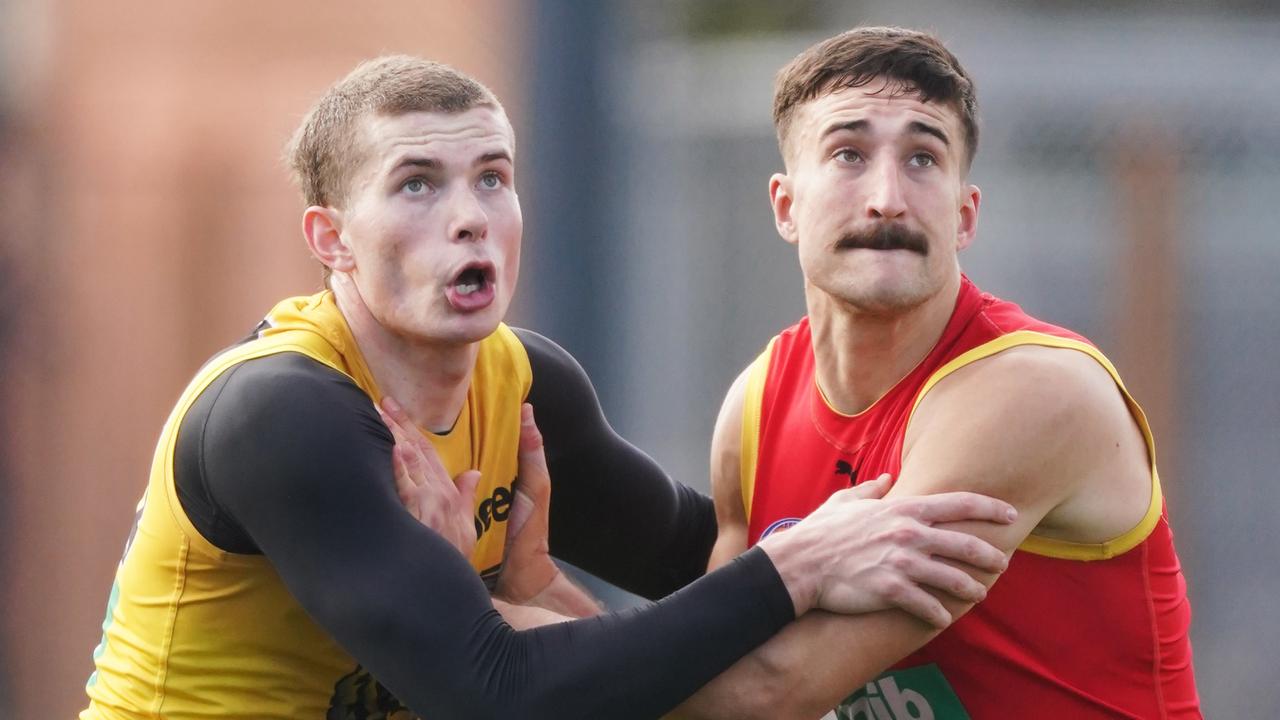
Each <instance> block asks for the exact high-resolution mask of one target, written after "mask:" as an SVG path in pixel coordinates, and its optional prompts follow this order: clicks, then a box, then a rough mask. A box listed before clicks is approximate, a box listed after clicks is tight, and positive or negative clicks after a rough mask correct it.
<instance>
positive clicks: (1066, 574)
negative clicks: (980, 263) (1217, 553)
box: [748, 278, 1200, 719]
mask: <svg viewBox="0 0 1280 720" xmlns="http://www.w3.org/2000/svg"><path fill="white" fill-rule="evenodd" d="M1016 330H1034V331H1037V332H1042V333H1046V334H1050V335H1056V336H1059V337H1067V338H1073V339H1077V340H1083V338H1081V337H1080V336H1079V335H1076V334H1075V333H1072V332H1070V331H1068V330H1064V329H1062V328H1059V327H1055V326H1052V325H1048V324H1046V323H1043V322H1040V321H1038V320H1036V319H1034V318H1032V317H1029V316H1028V315H1026V314H1025V313H1023V312H1022V310H1021V308H1019V307H1018V306H1017V305H1014V304H1013V303H1009V302H1005V301H1003V300H999V299H997V298H995V297H993V296H991V295H989V294H986V293H983V292H981V291H980V290H978V288H977V287H976V286H974V285H973V284H972V283H971V282H970V281H969V280H968V279H967V278H965V279H964V281H963V283H962V286H961V289H960V293H959V295H958V297H957V300H956V307H955V310H954V312H953V314H952V317H951V319H950V321H949V322H948V324H947V326H946V328H945V330H944V331H943V334H942V337H941V339H940V340H939V341H938V344H937V345H936V346H935V347H934V349H933V350H932V351H931V352H930V354H929V355H928V356H927V357H926V358H925V359H924V361H923V362H921V363H920V365H919V366H918V367H917V368H916V369H915V370H914V371H912V372H911V373H910V374H909V375H908V376H907V377H905V378H904V379H903V380H902V381H900V382H899V383H898V384H897V385H896V386H894V388H893V389H892V390H890V391H889V392H888V393H887V394H886V395H885V396H884V397H883V398H881V399H880V400H879V401H877V402H876V403H875V404H874V405H873V406H872V407H870V408H868V409H867V410H866V411H864V412H862V413H861V414H859V415H857V416H854V417H846V416H843V415H840V414H838V413H836V412H835V411H833V410H832V409H831V408H830V407H829V406H828V405H827V404H826V402H824V400H823V398H822V396H821V394H820V392H819V390H818V387H817V383H816V382H815V381H814V356H813V350H812V346H811V342H810V335H809V324H808V320H807V319H804V320H801V321H800V322H799V323H798V324H796V325H794V326H792V327H791V328H788V329H787V330H786V331H784V332H783V333H782V334H781V335H779V336H778V339H777V341H776V342H775V343H774V346H773V350H772V354H771V356H770V364H769V369H768V375H767V379H766V384H765V388H764V397H763V402H762V407H761V416H760V434H759V445H758V456H757V467H756V477H755V491H754V495H753V498H752V503H751V517H750V522H749V526H748V531H749V534H748V538H749V540H750V542H751V544H753V545H754V544H755V543H756V542H758V541H759V539H760V537H761V536H762V534H767V533H766V530H769V529H770V526H773V525H777V526H779V527H785V526H786V525H787V524H789V523H788V519H790V518H796V519H798V518H802V517H804V516H805V515H807V514H809V513H810V512H812V511H813V510H814V509H815V508H817V507H818V505H820V504H821V503H822V502H823V501H824V500H825V499H826V498H827V497H828V496H829V495H830V494H831V493H833V492H835V491H836V490H838V489H841V488H844V487H848V486H849V484H850V482H851V480H852V479H854V478H856V480H857V481H858V482H861V481H864V480H867V479H874V478H875V477H877V476H878V475H880V474H881V473H885V472H887V473H891V474H893V475H894V476H895V477H896V476H897V474H898V472H899V470H900V468H901V463H902V441H903V436H904V435H905V432H906V426H907V420H908V415H909V413H910V411H911V407H912V405H913V404H914V402H915V399H916V396H917V394H918V393H919V392H920V390H921V389H922V387H923V385H924V383H925V382H926V381H927V380H928V379H929V377H930V376H931V375H932V374H933V373H934V372H935V371H936V370H938V369H939V368H940V367H942V366H943V365H944V364H945V363H947V362H948V361H949V360H951V359H953V358H955V357H957V356H959V355H960V354H962V353H964V352H966V351H968V350H970V349H972V348H974V347H977V346H979V345H982V344H984V343H986V342H988V341H990V340H993V339H995V338H997V337H999V336H1001V335H1004V334H1007V333H1010V332H1013V331H1016ZM851 476H852V477H851ZM1190 620H1191V612H1190V606H1189V604H1188V602H1187V596H1186V583H1185V581H1184V579H1183V576H1182V573H1181V569H1180V566H1179V563H1178V557H1177V554H1176V553H1175V551H1174V547H1173V536H1172V533H1171V532H1170V530H1169V525H1168V522H1167V518H1166V517H1164V516H1163V514H1162V517H1161V519H1160V521H1159V523H1158V524H1157V525H1156V527H1155V529H1154V530H1153V531H1152V533H1151V534H1150V535H1149V536H1148V537H1147V538H1146V540H1144V541H1143V542H1142V543H1140V544H1139V545H1138V546H1137V547H1135V548H1133V549H1132V550H1130V551H1129V552H1126V553H1124V554H1123V555H1120V556H1118V557H1115V558H1112V559H1109V560H1094V561H1087V562H1085V561H1076V560H1064V559H1058V558H1050V557H1045V556H1042V555H1035V554H1032V553H1028V552H1022V551H1018V552H1015V553H1014V556H1013V559H1012V561H1011V563H1010V566H1009V569H1008V570H1007V571H1005V573H1004V574H1003V575H1002V576H1001V578H1000V580H999V581H998V582H997V583H996V585H995V587H993V588H992V590H991V592H990V594H989V595H988V597H987V599H986V600H985V601H984V602H982V603H980V604H979V605H978V606H977V607H975V608H974V609H973V610H972V611H970V612H969V613H968V614H967V615H965V616H964V617H963V618H961V619H960V620H959V621H957V622H956V623H955V624H954V625H953V626H952V627H951V628H950V629H948V630H947V631H946V632H944V633H942V634H941V635H940V636H938V637H937V638H936V639H935V640H933V641H932V642H930V643H929V644H928V645H926V646H925V647H923V648H921V649H920V650H919V651H917V652H916V653H914V654H912V655H910V656H909V657H907V658H905V659H904V660H903V661H902V662H900V663H898V664H897V665H895V666H894V667H895V668H898V669H902V668H910V667H915V666H920V665H926V664H929V663H936V664H937V665H938V667H939V669H940V670H941V671H942V673H943V675H944V676H945V677H946V679H947V681H948V682H949V683H950V684H951V686H952V688H953V689H954V690H955V692H956V694H957V696H958V697H959V698H960V700H961V702H962V703H963V704H964V706H965V708H966V710H967V711H968V713H969V714H970V715H971V716H972V717H974V718H1013V717H1017V718H1023V717H1025V718H1031V717H1040V718H1144V719H1145V718H1198V717H1200V710H1199V699H1198V697H1197V694H1196V688H1195V679H1194V674H1193V670H1192V664H1191V644H1190V639H1189V637H1188V634H1187V632H1188V628H1189V626H1190Z"/></svg>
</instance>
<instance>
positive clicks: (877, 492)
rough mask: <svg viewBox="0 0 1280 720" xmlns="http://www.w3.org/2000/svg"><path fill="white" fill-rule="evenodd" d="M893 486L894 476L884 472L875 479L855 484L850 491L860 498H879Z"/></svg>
mask: <svg viewBox="0 0 1280 720" xmlns="http://www.w3.org/2000/svg"><path fill="white" fill-rule="evenodd" d="M891 487H893V476H891V475H890V474H889V473H884V474H883V475H881V476H880V477H878V478H876V479H875V480H868V481H866V482H864V483H858V484H857V485H854V486H853V487H852V488H851V489H850V490H849V492H851V493H853V496H854V497H856V498H858V499H860V500H879V499H880V498H882V497H884V495H885V493H887V492H889V488H891Z"/></svg>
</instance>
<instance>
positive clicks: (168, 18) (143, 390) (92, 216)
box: [0, 0, 523, 717]
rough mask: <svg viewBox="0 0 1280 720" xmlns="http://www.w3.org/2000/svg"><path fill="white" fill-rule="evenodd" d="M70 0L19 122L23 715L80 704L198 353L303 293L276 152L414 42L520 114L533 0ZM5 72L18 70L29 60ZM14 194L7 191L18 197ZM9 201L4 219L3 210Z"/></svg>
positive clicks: (16, 365) (289, 191)
mask: <svg viewBox="0 0 1280 720" xmlns="http://www.w3.org/2000/svg"><path fill="white" fill-rule="evenodd" d="M356 7H357V6H356V5H354V4H347V3H332V4H322V3H315V2H302V1H301V0H277V1H273V2H259V3H247V2H232V1H230V0H224V1H221V2H194V1H191V2H188V1H182V2H173V3H155V2H149V1H146V0H121V1H120V2H112V3H101V2H90V1H88V0H62V1H61V2H53V3H51V4H49V5H46V6H45V8H46V12H47V14H46V15H45V16H44V18H43V19H44V21H45V27H44V30H43V32H44V41H45V43H46V44H45V45H44V50H43V53H42V54H43V56H44V57H43V58H42V59H36V58H33V62H40V63H42V66H41V72H42V73H43V74H44V82H43V83H41V86H40V88H39V89H38V91H37V92H35V93H33V95H34V96H33V97H28V98H26V102H28V105H27V106H26V107H25V108H23V109H22V118H21V119H20V122H18V124H17V126H18V128H19V130H18V133H19V137H21V139H22V148H21V153H20V154H21V159H22V162H16V163H10V164H9V167H8V168H7V169H6V170H4V171H3V172H4V173H5V174H7V179H6V186H13V187H19V188H21V189H22V190H23V192H22V193H21V197H22V202H21V207H22V208H24V209H25V212H22V213H19V214H18V216H17V219H16V221H17V222H18V223H19V224H18V225H17V227H14V226H12V225H11V226H10V227H9V228H8V229H7V230H6V232H5V235H6V239H7V240H8V242H7V243H6V244H8V245H9V247H8V248H6V254H7V255H9V256H11V260H12V261H13V264H14V265H15V266H16V269H17V273H18V280H17V285H16V286H17V287H20V288H22V289H23V297H22V302H21V303H20V309H21V317H20V320H19V327H18V330H17V332H18V342H17V344H16V345H15V346H13V347H11V348H10V353H11V354H12V360H11V364H10V367H11V369H12V372H11V374H10V376H9V377H7V378H6V380H5V383H6V395H7V396H8V402H9V406H8V407H7V408H5V411H6V413H7V422H6V423H4V425H7V427H8V428H9V429H10V433H9V436H8V437H7V438H6V441H5V452H6V465H7V466H8V470H9V472H10V473H11V474H12V475H13V476H14V477H13V481H12V482H11V483H10V485H11V486H10V487H9V489H8V491H7V492H8V495H9V497H8V500H7V503H6V504H7V506H8V507H7V510H6V515H7V517H6V524H5V527H4V528H3V530H0V536H2V538H3V547H4V548H5V550H4V555H3V562H4V564H5V572H6V577H7V580H8V582H7V584H6V585H5V586H4V588H3V590H0V593H2V594H0V601H2V602H3V611H4V612H3V628H4V630H3V632H4V639H5V642H4V647H3V651H4V655H5V658H6V664H7V666H8V668H7V669H8V675H9V685H10V687H11V690H12V691H13V696H14V698H13V700H14V704H15V706H14V707H13V708H12V709H11V710H10V712H11V713H12V716H13V717H70V716H72V715H73V714H74V713H76V712H77V711H78V710H79V709H80V708H81V707H82V705H83V704H84V693H83V685H84V682H85V680H86V679H87V678H88V676H89V673H90V671H91V669H92V661H91V653H92V651H93V648H94V646H95V645H96V644H97V642H98V639H99V635H100V634H101V628H100V625H101V622H102V616H103V612H104V609H105V605H106V600H107V594H108V590H109V588H110V585H111V581H112V575H113V572H114V570H115V565H116V562H117V561H118V559H119V554H120V552H121V550H122V548H123V543H124V540H125V536H126V534H127V532H128V528H129V524H130V522H131V521H132V518H133V507H134V504H135V503H136V501H137V500H138V498H139V497H140V496H141V493H142V489H143V486H144V484H145V480H146V476H147V472H148V468H149V465H150V459H151V454H152V449H153V444H154V442H155V438H156V437H157V434H158V432H159V430H160V426H161V424H162V423H163V421H164V418H165V416H166V414H167V413H168V411H169V409H170V406H171V404H172V403H173V402H174V400H175V399H176V397H177V395H178V393H179V391H180V390H181V388H182V386H183V384H185V382H186V381H187V379H188V378H189V377H190V375H191V373H192V372H193V371H194V370H195V369H196V368H197V367H198V366H199V364H200V363H201V362H202V361H203V360H204V359H205V358H206V357H207V356H208V355H209V354H211V353H212V352H214V351H215V350H217V349H218V348H219V347H222V346H224V345H227V344H230V343H231V342H233V341H235V340H236V339H238V338H239V337H241V336H242V335H243V334H244V333H245V332H247V331H248V330H249V329H251V328H252V327H253V325H254V324H256V322H257V320H258V319H259V318H260V317H261V316H262V314H263V313H264V312H265V311H266V310H267V309H268V308H269V307H270V306H271V304H272V303H274V302H275V301H276V300H277V299H279V298H281V297H284V296H286V295H291V294H300V293H305V292H311V291H313V290H314V289H316V288H317V287H318V282H319V280H318V277H319V276H318V272H317V266H315V265H314V264H313V263H312V262H311V261H310V260H309V259H308V257H307V254H306V249H305V246H304V245H303V242H302V239H301V233H300V231H299V227H300V211H301V202H300V201H299V200H298V198H297V194H296V192H295V191H294V189H293V187H292V186H291V184H290V183H289V181H288V178H287V175H286V173H285V170H284V167H283V163H282V162H281V159H280V158H281V149H282V147H283V144H284V142H285V140H286V139H287V138H288V136H289V133H290V132H291V131H292V129H293V127H294V126H295V125H296V124H297V122H298V120H299V119H300V118H301V116H302V114H303V113H304V112H305V111H306V110H307V108H308V107H309V105H310V103H311V101H312V100H314V99H315V98H316V97H317V96H318V94H319V93H320V92H322V91H323V89H324V88H325V87H326V86H328V85H329V84H330V83H331V82H333V81H334V80H336V79H338V78H339V77H341V76H342V75H343V74H345V73H346V72H347V71H348V70H349V69H350V68H351V67H353V66H354V64H355V63H356V62H357V61H359V60H360V59H362V58H366V57H370V56H373V55H377V54H381V53H384V52H408V53H414V54H419V55H423V56H426V57H430V58H433V59H438V60H443V61H445V62H448V63H450V64H453V65H455V66H457V67H458V68H460V69H462V70H464V71H466V72H469V73H472V74H473V75H475V76H477V77H478V78H480V79H481V80H483V81H484V82H486V83H488V84H489V85H490V86H491V87H493V89H494V90H495V91H496V92H497V93H498V95H499V96H500V97H501V98H503V99H504V101H505V102H506V103H507V105H508V107H509V109H510V110H511V111H512V113H513V115H518V111H519V107H518V106H519V105H520V104H521V98H520V96H519V89H520V88H521V87H522V86H523V85H522V83H521V71H520V67H521V65H520V58H521V55H520V53H521V44H522V41H521V27H522V26H523V18H522V11H523V8H522V3H520V2H518V0H512V1H511V2H502V1H501V0H433V1H432V2H400V1H397V2H378V3H371V4H367V5H361V6H359V8H358V9H355V8H356ZM13 69H14V70H17V71H19V72H22V71H24V69H23V68H22V67H15V68H13ZM9 197H10V199H11V200H12V198H13V196H12V195H10V196H9ZM13 220H14V219H13V218H12V217H11V218H10V221H11V222H12V221H13Z"/></svg>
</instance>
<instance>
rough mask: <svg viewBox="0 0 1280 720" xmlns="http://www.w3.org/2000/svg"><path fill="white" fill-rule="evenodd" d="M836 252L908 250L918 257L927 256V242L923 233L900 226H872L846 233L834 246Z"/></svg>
mask: <svg viewBox="0 0 1280 720" xmlns="http://www.w3.org/2000/svg"><path fill="white" fill-rule="evenodd" d="M835 247H836V249H837V250H851V249H853V248H865V249H868V250H910V251H911V252H914V253H919V254H920V255H928V254H929V241H928V240H927V239H926V238H925V236H924V233H922V232H918V231H915V230H908V229H907V228H905V227H903V226H901V225H895V224H881V225H874V226H872V227H869V228H867V229H866V230H859V231H855V232H850V233H846V234H845V235H844V236H842V237H841V238H840V239H839V240H837V241H836V245H835Z"/></svg>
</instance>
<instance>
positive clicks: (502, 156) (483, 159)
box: [391, 150, 512, 173]
mask: <svg viewBox="0 0 1280 720" xmlns="http://www.w3.org/2000/svg"><path fill="white" fill-rule="evenodd" d="M497 160H505V161H507V162H512V160H511V153H509V152H507V151H506V150H494V151H493V152H487V153H485V154H483V155H481V156H480V157H478V158H476V160H475V162H474V163H472V165H483V164H485V163H489V162H494V161H497ZM407 167H417V168H424V169H427V170H438V169H439V168H440V161H439V160H436V159H435V158H428V157H418V156H409V157H406V158H402V159H401V160H400V161H399V162H397V163H396V164H395V165H394V166H393V167H392V168H391V172H392V173H395V172H398V171H400V170H401V169H403V168H407Z"/></svg>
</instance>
